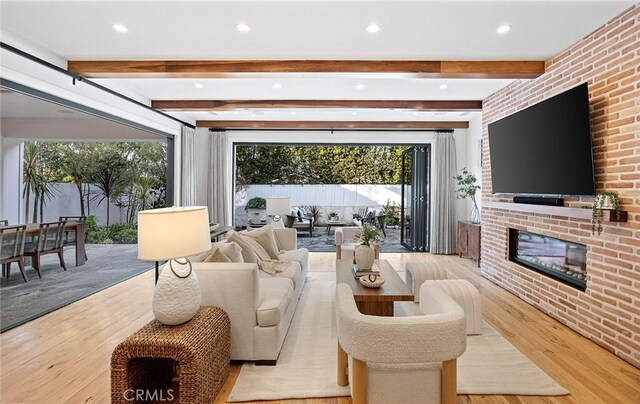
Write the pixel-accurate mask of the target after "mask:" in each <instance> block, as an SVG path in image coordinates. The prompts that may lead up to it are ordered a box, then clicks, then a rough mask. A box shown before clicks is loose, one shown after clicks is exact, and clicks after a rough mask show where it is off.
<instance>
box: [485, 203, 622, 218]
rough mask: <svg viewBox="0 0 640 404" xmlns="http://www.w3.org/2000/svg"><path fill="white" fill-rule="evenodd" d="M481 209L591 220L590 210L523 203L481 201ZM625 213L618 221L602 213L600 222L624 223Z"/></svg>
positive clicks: (607, 212) (608, 214)
mask: <svg viewBox="0 0 640 404" xmlns="http://www.w3.org/2000/svg"><path fill="white" fill-rule="evenodd" d="M482 207H484V208H491V209H502V210H508V211H511V212H522V213H537V214H542V215H551V216H563V217H570V218H573V219H584V220H591V215H592V212H591V209H582V208H569V207H566V206H544V205H528V204H525V203H511V202H493V201H482ZM626 221H627V212H620V219H619V220H618V218H617V217H616V215H615V213H614V212H612V211H610V210H605V211H603V212H602V222H603V223H605V222H626Z"/></svg>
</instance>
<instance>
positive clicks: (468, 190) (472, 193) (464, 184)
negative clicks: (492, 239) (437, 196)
mask: <svg viewBox="0 0 640 404" xmlns="http://www.w3.org/2000/svg"><path fill="white" fill-rule="evenodd" d="M453 179H455V180H456V181H457V182H458V190H457V192H458V199H465V198H470V199H471V202H473V209H472V210H471V223H474V224H478V223H480V210H479V209H478V204H477V203H476V193H477V192H478V190H479V189H480V186H479V185H476V181H477V179H476V176H475V175H473V174H471V173H470V172H469V170H467V167H464V168H463V169H462V170H461V172H460V174H458V175H456V176H455V177H453Z"/></svg>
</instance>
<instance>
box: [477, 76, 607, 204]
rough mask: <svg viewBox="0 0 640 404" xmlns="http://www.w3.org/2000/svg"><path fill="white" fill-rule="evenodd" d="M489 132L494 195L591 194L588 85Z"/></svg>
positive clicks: (510, 118)
mask: <svg viewBox="0 0 640 404" xmlns="http://www.w3.org/2000/svg"><path fill="white" fill-rule="evenodd" d="M488 129H489V152H490V155H491V179H492V184H493V193H496V194H539V195H594V194H595V179H594V173H593V154H592V145H591V130H590V125H589V96H588V89H587V84H586V83H584V84H582V85H579V86H578V87H575V88H573V89H571V90H569V91H566V92H564V93H561V94H558V95H556V96H554V97H552V98H549V99H547V100H545V101H542V102H540V103H538V104H536V105H533V106H531V107H529V108H526V109H524V110H522V111H519V112H516V113H514V114H513V115H510V116H507V117H506V118H503V119H501V120H499V121H496V122H493V123H490V124H489V127H488Z"/></svg>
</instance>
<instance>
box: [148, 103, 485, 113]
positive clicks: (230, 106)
mask: <svg viewBox="0 0 640 404" xmlns="http://www.w3.org/2000/svg"><path fill="white" fill-rule="evenodd" d="M151 106H152V107H153V108H155V109H159V110H162V111H228V110H235V109H254V108H260V109H279V108H314V109H325V108H327V109H329V108H374V109H377V108H380V109H382V108H384V109H414V110H419V111H480V110H482V101H386V100H374V101H370V100H362V101H360V100H254V101H232V100H175V101H172V100H156V101H151Z"/></svg>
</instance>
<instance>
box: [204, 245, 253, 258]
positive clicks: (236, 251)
mask: <svg viewBox="0 0 640 404" xmlns="http://www.w3.org/2000/svg"><path fill="white" fill-rule="evenodd" d="M206 261H208V262H238V263H243V262H244V259H243V258H242V248H241V247H240V246H239V245H238V243H235V242H230V243H222V244H220V246H219V247H218V248H216V249H215V250H214V251H213V253H212V254H211V255H209V257H207V259H206Z"/></svg>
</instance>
